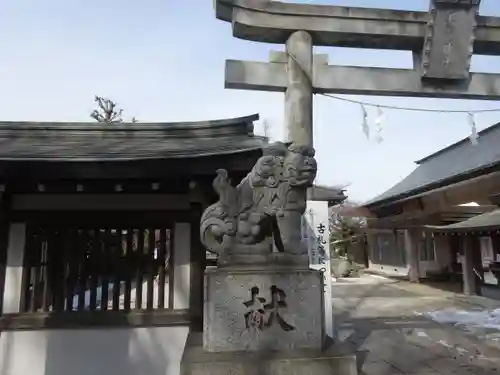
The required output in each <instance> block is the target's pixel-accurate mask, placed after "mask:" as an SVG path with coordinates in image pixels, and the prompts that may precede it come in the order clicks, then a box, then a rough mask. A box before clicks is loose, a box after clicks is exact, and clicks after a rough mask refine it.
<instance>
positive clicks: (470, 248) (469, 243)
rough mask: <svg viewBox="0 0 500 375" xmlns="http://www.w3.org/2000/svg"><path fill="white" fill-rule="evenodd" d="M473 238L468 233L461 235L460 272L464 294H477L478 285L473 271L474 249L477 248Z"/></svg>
mask: <svg viewBox="0 0 500 375" xmlns="http://www.w3.org/2000/svg"><path fill="white" fill-rule="evenodd" d="M474 240H475V238H474V237H472V236H470V235H465V236H463V237H462V246H463V250H464V251H463V252H464V256H463V258H462V274H463V282H464V294H466V295H477V290H478V285H477V277H476V274H475V272H474V251H476V250H477V248H476V246H474Z"/></svg>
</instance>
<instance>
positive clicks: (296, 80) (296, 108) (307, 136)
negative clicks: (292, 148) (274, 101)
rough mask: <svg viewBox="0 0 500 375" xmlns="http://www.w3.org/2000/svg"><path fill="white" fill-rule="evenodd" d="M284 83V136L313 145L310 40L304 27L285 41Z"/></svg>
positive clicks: (311, 55)
mask: <svg viewBox="0 0 500 375" xmlns="http://www.w3.org/2000/svg"><path fill="white" fill-rule="evenodd" d="M286 51H287V53H288V65H287V74H288V83H287V89H286V92H285V124H286V127H287V130H288V140H289V141H292V142H294V143H296V144H300V145H306V146H313V115H312V111H313V94H312V82H311V81H312V77H313V43H312V37H311V35H309V34H308V33H307V32H305V31H296V32H294V33H293V34H292V35H290V37H289V38H288V40H287V42H286Z"/></svg>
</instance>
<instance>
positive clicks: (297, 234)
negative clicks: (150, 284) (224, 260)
mask: <svg viewBox="0 0 500 375" xmlns="http://www.w3.org/2000/svg"><path fill="white" fill-rule="evenodd" d="M314 154H315V152H314V149H313V148H311V147H307V146H301V145H294V144H292V145H291V146H289V147H287V146H286V145H285V144H284V143H282V142H276V143H273V144H270V145H269V146H267V147H266V148H265V149H264V150H263V156H262V157H261V158H260V159H259V160H258V161H257V163H256V164H255V166H254V167H253V169H252V171H251V172H250V173H249V174H248V175H247V176H246V177H245V178H244V179H243V180H242V181H241V182H240V184H239V185H238V186H237V187H233V186H232V185H231V181H230V180H229V178H228V173H227V171H226V170H224V169H219V170H217V177H216V178H215V179H214V182H213V186H214V189H215V191H216V192H217V193H218V195H219V201H218V202H216V203H214V204H213V205H211V206H209V207H208V208H207V209H206V210H205V212H204V213H203V215H202V218H201V225H200V235H201V242H202V243H203V244H204V246H205V247H206V248H207V250H208V251H210V252H213V253H217V254H219V256H221V255H224V254H225V253H227V252H228V251H229V250H230V249H232V248H234V247H238V246H239V247H245V248H247V249H249V250H250V251H251V250H252V248H255V249H256V250H257V249H258V248H259V249H262V245H263V244H265V243H266V240H267V243H269V239H270V238H273V239H274V243H275V244H276V247H277V249H278V250H279V251H281V252H285V253H289V254H296V255H300V254H304V253H307V248H305V247H304V246H303V245H302V241H301V220H302V215H303V213H304V211H305V208H306V200H307V188H308V187H310V186H312V183H313V181H314V178H315V177H316V171H317V164H316V160H315V159H314ZM269 251H271V248H270V247H269Z"/></svg>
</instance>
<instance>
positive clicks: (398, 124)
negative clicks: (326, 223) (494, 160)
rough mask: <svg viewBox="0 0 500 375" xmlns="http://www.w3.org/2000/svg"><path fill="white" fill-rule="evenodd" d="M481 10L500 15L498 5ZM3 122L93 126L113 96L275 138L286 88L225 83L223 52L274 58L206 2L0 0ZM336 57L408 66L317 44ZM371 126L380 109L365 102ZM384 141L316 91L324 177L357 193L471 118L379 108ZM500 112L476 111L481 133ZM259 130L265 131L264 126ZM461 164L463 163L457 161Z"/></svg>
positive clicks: (391, 177) (154, 111)
mask: <svg viewBox="0 0 500 375" xmlns="http://www.w3.org/2000/svg"><path fill="white" fill-rule="evenodd" d="M294 2H299V3H300V2H302V3H312V2H314V3H317V4H332V5H343V6H354V7H356V6H360V7H375V8H392V9H407V10H421V11H426V10H427V9H428V0H404V1H401V0H314V1H305V0H303V1H294ZM481 13H482V14H484V15H494V16H500V1H498V0H483V3H482V5H481ZM0 35H1V37H0V120H3V121H89V119H90V118H89V113H90V112H91V110H92V109H93V108H94V102H93V98H94V95H96V94H97V95H100V96H105V97H109V98H112V99H113V100H115V101H116V102H117V103H118V104H119V106H120V107H121V108H123V109H124V115H125V117H126V118H132V117H136V118H137V119H138V120H139V121H143V122H146V121H148V122H149V121H161V122H168V121H189V120H191V121H196V120H207V119H218V118H229V117H239V116H245V115H250V114H253V113H259V114H260V116H261V119H263V120H264V119H265V120H267V121H268V123H269V124H270V127H271V136H272V138H273V139H274V140H282V139H284V136H285V131H284V124H283V117H284V116H283V115H284V95H283V94H282V93H267V92H258V91H243V90H228V89H224V61H225V59H240V60H253V61H267V60H268V56H269V51H271V50H282V49H283V46H281V45H270V44H264V43H255V42H250V41H245V40H239V39H236V38H234V37H232V32H231V25H230V24H228V23H225V22H222V21H219V20H217V19H216V18H215V15H214V11H213V1H211V0H141V1H132V0H106V1H103V0H45V1H36V0H2V1H0ZM315 53H328V54H329V61H330V64H340V65H360V66H378V67H392V68H411V55H410V54H409V53H406V52H400V51H376V50H360V49H347V48H316V49H315ZM472 70H473V71H481V72H498V73H500V64H499V60H498V58H496V57H485V56H474V58H473V62H472ZM352 98H353V99H357V100H363V101H366V102H371V103H376V104H386V105H387V104H388V105H399V106H410V107H426V108H440V109H467V110H473V109H479V108H500V103H498V102H495V101H488V102H486V101H484V102H481V101H457V100H435V99H413V98H387V97H385V98H383V97H365V96H358V97H352ZM368 112H369V122H370V126H372V127H373V123H374V118H375V116H376V111H375V109H369V111H368ZM384 115H385V121H384V123H383V139H384V140H383V142H381V143H377V142H375V141H373V140H368V139H366V137H365V135H364V134H363V132H362V129H361V124H362V116H361V109H360V107H359V106H358V105H354V104H349V103H345V102H342V101H337V100H334V99H330V98H325V97H320V96H316V97H315V101H314V137H315V140H314V146H315V148H316V152H317V159H318V164H319V171H318V177H317V181H316V182H317V183H319V184H323V185H335V186H339V185H340V186H345V187H346V189H347V194H348V195H349V197H350V199H352V200H356V201H365V200H368V199H370V198H373V197H374V196H376V195H378V194H380V193H382V192H384V191H385V190H387V189H388V188H390V187H391V186H393V185H394V184H396V183H397V182H398V181H400V180H401V179H402V178H404V177H405V176H406V175H408V174H409V173H410V172H411V171H412V170H413V169H414V168H415V164H414V161H415V160H418V159H420V158H422V157H424V156H426V155H428V154H430V153H433V152H435V151H437V150H439V149H441V148H443V147H445V146H447V145H449V144H452V143H454V142H456V141H458V140H460V139H462V138H464V137H467V136H468V135H469V134H470V127H469V125H468V122H467V116H466V115H464V114H451V115H450V114H440V113H432V114H429V113H418V112H400V111H394V110H384ZM498 121H500V112H498V113H488V114H480V115H477V116H476V123H477V128H478V130H481V129H484V128H486V127H488V126H490V125H492V124H494V123H496V122H498ZM255 131H256V133H259V134H263V127H262V123H258V124H257V125H256V129H255ZM457 162H459V161H457Z"/></svg>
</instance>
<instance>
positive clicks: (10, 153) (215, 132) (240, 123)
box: [0, 115, 265, 161]
mask: <svg viewBox="0 0 500 375" xmlns="http://www.w3.org/2000/svg"><path fill="white" fill-rule="evenodd" d="M258 118H259V116H258V115H252V116H247V117H240V118H233V119H226V120H214V121H202V122H176V123H120V124H101V123H95V122H93V123H87V122H85V123H78V122H77V123H60V122H0V161H22V160H37V161H45V160H46V161H113V160H141V159H165V158H192V157H200V156H211V155H222V154H233V153H238V152H244V151H250V150H256V149H260V148H261V147H262V146H263V145H264V144H265V138H263V137H258V136H255V135H254V133H253V122H254V121H256V120H258Z"/></svg>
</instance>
